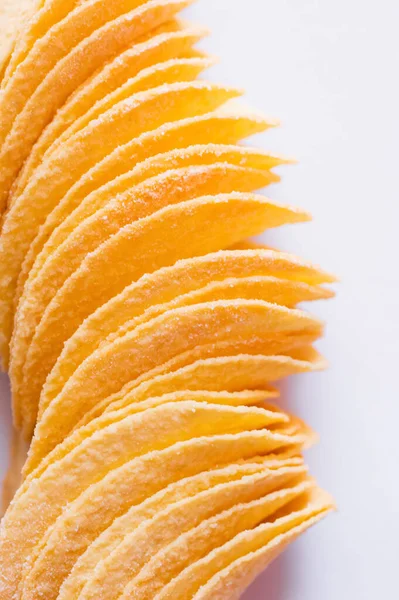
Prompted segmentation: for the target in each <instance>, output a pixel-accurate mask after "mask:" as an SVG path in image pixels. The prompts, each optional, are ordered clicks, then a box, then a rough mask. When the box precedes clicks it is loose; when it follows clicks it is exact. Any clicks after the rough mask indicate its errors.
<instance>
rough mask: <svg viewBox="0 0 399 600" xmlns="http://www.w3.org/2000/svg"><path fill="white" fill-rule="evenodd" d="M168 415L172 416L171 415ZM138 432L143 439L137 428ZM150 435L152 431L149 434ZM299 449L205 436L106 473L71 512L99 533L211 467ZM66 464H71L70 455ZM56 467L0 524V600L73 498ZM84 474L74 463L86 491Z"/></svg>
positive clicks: (269, 439)
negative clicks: (142, 503)
mask: <svg viewBox="0 0 399 600" xmlns="http://www.w3.org/2000/svg"><path fill="white" fill-rule="evenodd" d="M164 408H165V407H163V409H164ZM174 408H175V407H174ZM155 410H158V409H154V411H155ZM147 412H148V411H147ZM150 412H151V411H150ZM144 414H147V413H144ZM153 414H155V413H153ZM172 414H174V410H173V411H172ZM137 417H138V418H139V419H140V415H139V416H137V415H136V418H137ZM141 418H142V417H141ZM158 422H159V421H158ZM140 431H141V432H142V433H143V428H142V427H141V428H140ZM156 431H157V428H156V427H155V429H154V434H156ZM138 434H139V431H138ZM133 437H135V436H133ZM131 438H132V436H131V435H130V436H129V440H130V443H131V442H132V439H131ZM301 443H302V437H301V436H299V437H298V438H286V437H285V436H280V435H278V434H275V433H270V432H268V431H266V430H264V431H254V432H244V433H240V434H235V435H232V434H225V435H215V436H209V437H208V436H207V437H204V438H198V439H194V440H189V441H187V442H179V443H177V444H175V445H173V446H171V447H170V448H166V449H164V450H158V451H152V452H150V453H149V454H147V455H144V456H142V457H137V458H136V459H133V460H131V461H129V462H128V463H125V464H124V465H122V466H121V467H119V468H117V469H115V470H113V471H111V472H109V473H108V475H106V476H105V477H104V478H103V479H102V480H101V481H99V482H98V483H97V484H96V485H91V486H90V487H89V488H88V489H87V490H86V492H85V493H84V494H83V495H82V496H81V497H80V499H78V501H77V502H76V504H75V505H74V507H73V509H74V511H76V512H75V514H77V515H81V518H82V526H83V519H84V516H85V518H86V522H87V526H88V527H89V526H90V527H92V526H96V524H100V526H101V527H102V528H103V529H104V528H105V527H106V526H107V523H108V524H110V523H111V522H112V521H113V519H114V518H116V517H117V516H118V515H120V514H122V513H123V512H125V511H126V510H127V509H128V508H129V507H130V506H132V505H133V504H137V503H138V502H140V501H142V500H143V499H145V498H147V497H149V496H150V495H151V494H154V493H155V492H156V491H158V490H160V489H162V488H163V487H165V486H166V485H168V484H169V483H172V482H173V481H176V480H178V479H181V478H183V477H185V476H189V475H193V474H195V473H199V472H201V471H203V470H207V469H210V468H212V466H217V465H222V464H228V463H229V462H234V461H237V460H240V459H248V458H251V457H253V456H258V455H263V454H267V453H270V452H273V451H275V450H277V449H278V448H287V449H288V448H290V447H291V448H293V450H294V451H295V450H296V449H297V448H298V445H300V444H301ZM100 445H101V450H100V452H98V453H97V454H95V453H92V454H91V460H90V465H91V466H94V462H93V461H96V460H97V461H98V465H97V469H98V470H99V471H98V472H97V479H99V478H100V476H101V475H100V474H101V473H102V472H104V469H106V463H107V459H106V457H104V456H103V453H102V450H106V449H107V451H110V449H109V448H107V445H104V444H103V443H101V444H100ZM117 445H118V444H117ZM122 446H123V445H122ZM99 448H100V446H99ZM124 450H125V449H124V448H123V447H121V444H119V452H122V453H123V456H125V457H126V453H125V452H124ZM80 452H81V450H80ZM68 459H69V460H70V459H71V455H69V457H68ZM59 466H60V465H56V466H55V465H54V466H53V465H52V466H50V468H49V469H48V470H47V471H46V473H45V474H44V475H43V476H42V477H41V478H39V479H36V480H34V481H32V483H31V485H30V486H29V490H30V494H29V496H31V498H32V500H31V501H29V496H28V495H27V494H28V492H26V493H25V494H24V495H23V496H22V497H21V498H19V499H18V501H17V502H16V503H15V504H13V505H12V506H11V508H10V509H9V510H8V512H7V513H6V515H5V517H4V518H3V527H2V529H1V531H0V560H1V564H2V571H1V573H0V586H1V588H0V589H2V591H3V593H4V594H5V596H4V597H5V598H8V597H10V598H12V595H13V594H14V593H15V591H16V587H17V585H18V582H19V577H20V573H21V569H22V566H23V564H24V563H25V562H26V561H27V559H28V557H29V556H30V553H31V552H32V551H33V549H34V547H35V545H36V543H37V542H38V541H39V539H40V537H41V536H42V535H43V534H44V533H45V530H46V528H47V527H48V526H49V525H50V524H51V522H52V521H54V519H55V518H57V515H59V514H60V511H61V509H62V507H63V506H65V505H66V503H67V502H68V494H65V491H66V490H65V488H64V486H67V487H69V489H71V488H72V489H75V497H76V485H75V478H74V477H73V476H72V472H71V469H70V468H69V467H67V468H66V469H65V468H64V469H61V471H59ZM87 468H88V464H87V461H85V462H82V460H79V461H78V463H75V469H77V473H79V479H80V481H81V483H82V484H84V485H85V487H87V485H88V481H87V480H85V477H84V474H83V472H82V471H84V470H86V469H87ZM54 469H55V470H56V471H57V476H56V477H51V474H52V473H54ZM82 475H83V477H82ZM43 477H46V479H47V481H48V482H49V483H48V485H45V484H44V483H43V481H44V480H43ZM112 490H114V492H115V493H113V492H112ZM116 492H117V493H116ZM110 497H111V498H112V500H113V504H110V503H109V502H105V501H104V499H105V498H110ZM43 502H44V504H43ZM43 509H44V510H43ZM85 509H86V511H87V509H89V512H88V514H87V515H85ZM97 514H98V517H99V518H98V523H96V522H95V521H94V519H93V516H94V515H96V516H97ZM107 519H108V521H107ZM82 531H83V530H82ZM93 537H95V536H93Z"/></svg>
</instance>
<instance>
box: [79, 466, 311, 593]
mask: <svg viewBox="0 0 399 600" xmlns="http://www.w3.org/2000/svg"><path fill="white" fill-rule="evenodd" d="M298 479H299V480H300V478H299V477H298ZM286 485H288V484H286ZM311 485H312V484H311V483H310V481H303V482H301V483H296V485H295V482H292V481H291V482H289V487H282V488H281V489H280V490H278V491H275V492H271V493H269V494H267V495H266V496H264V497H263V498H260V499H257V500H253V501H252V502H248V503H245V504H237V505H235V506H233V507H232V508H230V509H229V510H226V511H224V512H222V513H220V514H217V515H215V516H214V517H212V518H210V519H207V520H205V521H203V522H202V523H201V524H200V525H198V526H197V527H195V528H193V529H191V530H189V531H187V532H186V533H183V534H181V535H179V537H177V538H176V539H175V540H174V541H173V542H172V543H170V544H169V545H167V546H166V547H164V548H163V549H162V550H161V551H159V552H158V553H157V554H155V553H154V556H153V557H152V558H151V559H150V560H149V562H148V563H147V565H145V566H144V567H143V568H142V570H141V571H140V573H139V574H138V575H137V576H136V577H135V578H134V579H133V580H131V582H130V583H129V584H128V586H126V588H125V590H124V595H125V596H126V595H127V594H129V597H130V598H134V599H135V600H139V599H140V600H153V598H154V597H155V595H156V594H157V592H159V591H161V590H162V588H163V587H164V586H165V585H167V584H168V583H169V582H170V581H171V580H172V579H173V578H174V577H176V576H177V575H178V574H179V573H180V572H181V571H182V570H183V569H185V568H186V567H187V566H189V565H190V564H192V563H194V562H196V561H197V560H199V559H200V558H202V557H203V556H205V555H206V554H208V553H209V552H210V551H211V550H213V549H214V548H217V547H219V546H222V545H223V544H225V543H227V542H228V541H229V540H231V539H232V538H234V537H235V536H236V535H238V534H239V533H240V532H242V531H245V530H250V529H253V528H254V527H256V526H257V525H259V524H260V523H261V522H262V521H265V520H266V519H268V518H269V517H270V516H271V515H273V513H275V512H276V511H277V510H279V509H281V508H282V507H283V506H284V505H286V504H288V503H289V502H290V501H292V500H293V499H295V498H296V497H297V496H299V495H300V494H302V493H303V492H304V491H305V490H306V489H308V488H309V487H310V486H311ZM106 563H107V561H106V560H104V559H103V561H102V564H99V565H97V567H96V569H95V571H94V572H93V575H91V576H89V577H90V578H89V579H88V581H87V583H86V585H85V587H84V589H83V592H82V594H81V599H82V600H83V599H85V600H89V598H93V595H94V592H95V590H96V589H98V583H99V582H100V581H102V578H101V574H103V571H102V570H101V571H100V569H102V568H104V567H106ZM99 571H100V573H99ZM109 592H110V590H109V586H108V580H107V581H103V587H102V589H101V598H102V599H103V600H106V598H108V597H109ZM97 597H99V596H98V595H97Z"/></svg>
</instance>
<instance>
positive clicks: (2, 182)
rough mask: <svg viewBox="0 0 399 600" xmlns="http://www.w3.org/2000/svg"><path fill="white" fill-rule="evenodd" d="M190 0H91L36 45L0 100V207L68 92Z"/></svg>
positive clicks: (72, 90)
mask: <svg viewBox="0 0 399 600" xmlns="http://www.w3.org/2000/svg"><path fill="white" fill-rule="evenodd" d="M190 2H191V0H151V1H149V2H145V3H144V4H143V1H142V0H124V1H123V2H118V3H112V4H110V5H109V6H107V7H105V5H104V2H103V0H92V1H91V2H85V3H84V4H83V5H81V6H80V7H78V8H77V9H76V10H75V11H72V12H71V13H70V14H69V15H68V16H67V17H66V18H65V19H64V20H63V21H61V22H60V23H58V24H57V25H56V26H55V27H53V28H52V29H51V30H50V31H49V32H48V33H47V34H46V35H45V36H44V37H43V38H42V39H41V40H39V41H38V42H37V43H36V44H35V45H34V47H33V49H32V51H31V52H30V53H29V54H28V56H27V57H26V59H25V60H24V62H23V63H22V64H21V65H20V67H19V69H18V70H17V71H16V72H15V73H14V75H13V77H12V78H11V79H10V81H9V82H8V84H7V86H6V87H5V88H4V91H3V95H2V97H1V98H0V109H1V110H0V143H2V144H3V145H2V147H1V151H0V166H1V171H0V210H1V211H2V210H3V208H4V206H5V203H6V202H7V196H8V193H9V191H10V188H11V185H12V183H13V180H14V178H15V177H16V175H17V174H18V171H19V170H20V168H21V166H22V164H23V162H24V160H25V159H26V158H27V156H28V155H29V152H30V149H31V148H32V146H33V144H34V143H35V141H36V140H37V139H38V138H39V136H40V134H41V132H42V130H43V129H44V127H45V126H46V125H47V124H48V123H49V122H50V121H51V119H52V117H53V116H54V114H55V113H56V111H57V109H58V108H59V107H60V106H62V104H63V103H64V102H65V100H66V99H67V98H68V96H69V95H70V94H71V93H73V92H74V91H75V90H76V88H77V87H78V86H79V85H80V84H81V83H83V82H84V81H85V80H86V79H87V78H88V77H89V76H90V75H92V74H93V73H94V72H95V71H96V70H97V69H98V68H99V67H100V66H101V65H103V64H104V62H106V61H108V60H110V59H111V58H113V57H114V56H116V55H118V54H119V53H120V52H121V51H122V50H123V49H125V48H126V46H127V45H129V44H130V43H132V42H133V41H134V40H135V39H137V38H138V37H139V36H141V35H143V34H144V33H145V32H146V31H148V30H149V29H151V28H154V27H156V26H157V25H159V24H161V23H162V22H165V21H167V20H168V19H170V18H171V17H172V16H173V15H174V14H175V13H176V12H178V11H179V10H181V9H182V8H184V7H185V6H187V5H188V4H190ZM140 5H141V6H140ZM133 9H135V10H133ZM68 50H70V51H69V52H68Z"/></svg>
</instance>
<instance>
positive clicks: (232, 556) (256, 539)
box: [122, 488, 332, 600]
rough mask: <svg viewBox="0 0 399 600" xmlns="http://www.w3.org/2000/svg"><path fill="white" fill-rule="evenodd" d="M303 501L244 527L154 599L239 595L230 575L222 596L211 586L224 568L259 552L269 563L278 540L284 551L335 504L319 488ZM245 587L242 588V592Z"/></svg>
mask: <svg viewBox="0 0 399 600" xmlns="http://www.w3.org/2000/svg"><path fill="white" fill-rule="evenodd" d="M301 504H302V507H301V508H300V509H299V510H297V511H296V512H290V510H291V506H292V504H289V505H288V506H286V507H284V508H283V511H282V515H283V516H281V517H280V518H277V519H276V520H275V521H274V522H267V523H265V524H263V525H259V526H258V527H256V528H255V529H252V530H249V531H244V532H242V533H240V534H238V535H237V536H236V537H235V538H233V539H232V540H231V541H230V542H227V543H226V544H224V545H223V546H221V547H220V548H216V549H214V550H212V551H211V552H210V553H209V554H208V555H207V556H206V557H204V558H202V559H200V560H199V561H197V562H196V563H194V564H192V565H190V566H189V567H187V568H186V569H185V570H184V571H182V573H180V575H179V576H178V577H176V578H175V579H173V580H172V581H171V582H170V583H169V584H168V585H167V586H165V587H164V588H163V589H162V590H161V591H160V592H159V593H158V594H157V595H156V596H155V599H156V600H167V599H171V598H173V600H186V599H187V598H196V600H197V599H199V598H204V599H205V598H212V599H213V598H216V597H219V598H226V600H227V598H228V599H229V600H230V598H238V597H239V595H238V596H237V595H236V591H235V589H234V587H232V586H231V587H230V585H229V583H228V581H229V579H227V581H226V580H225V581H224V583H225V584H226V585H227V586H228V589H227V590H226V589H225V590H224V592H222V594H223V595H222V596H216V593H217V592H216V590H213V589H212V588H213V586H214V584H215V582H216V581H218V580H219V578H220V577H222V578H223V575H224V571H225V569H226V570H229V569H230V568H232V569H233V571H235V567H236V566H237V565H236V562H238V561H240V559H241V560H244V563H245V562H246V560H248V559H249V561H250V560H251V558H255V556H254V555H255V553H258V552H261V553H262V554H263V566H267V564H268V563H269V562H270V560H271V559H272V558H274V557H275V556H276V555H277V553H278V552H279V550H278V547H276V545H277V544H278V545H279V547H280V551H281V550H282V549H283V548H284V546H285V545H286V543H288V541H291V540H292V539H295V537H296V535H297V534H299V533H300V532H301V531H304V530H305V529H307V528H308V527H309V526H310V525H311V524H313V523H314V522H315V519H316V520H317V518H321V517H322V516H324V515H325V514H326V513H327V512H329V511H330V510H331V508H332V505H331V500H330V499H329V497H327V498H326V495H325V494H324V493H322V492H321V491H320V490H318V489H317V488H315V489H313V490H311V491H309V492H307V493H305V494H304V498H303V499H302V502H301ZM299 506H300V504H299ZM277 514H278V513H277ZM284 542H286V543H284ZM280 544H281V546H280ZM270 551H271V552H270ZM255 560H256V558H255ZM240 564H241V563H240ZM241 567H243V564H241ZM239 571H241V569H239ZM241 573H242V571H241ZM247 574H248V573H247ZM244 577H245V576H244ZM248 580H249V581H251V578H250V577H249V578H248ZM233 581H234V578H233ZM207 586H208V590H207ZM216 589H219V593H220V588H218V586H217V588H216ZM214 591H215V593H214ZM242 591H243V590H242V588H241V589H240V592H242ZM127 597H129V596H127V595H126V596H122V598H127Z"/></svg>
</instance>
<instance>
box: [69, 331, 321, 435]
mask: <svg viewBox="0 0 399 600" xmlns="http://www.w3.org/2000/svg"><path fill="white" fill-rule="evenodd" d="M260 343H261V345H262V344H263V345H265V340H264V339H263V340H261V342H260ZM270 345H271V346H273V344H270V343H268V344H267V350H268V351H269V354H268V355H266V356H265V355H260V354H259V344H258V343H257V340H255V343H254V345H253V347H251V345H250V344H238V345H237V344H233V345H232V347H230V345H228V344H226V343H225V344H220V348H217V347H216V349H215V346H216V344H211V345H208V346H203V347H199V348H197V349H196V351H195V352H186V353H183V354H181V355H179V356H177V357H175V358H174V359H172V360H170V361H169V362H167V363H164V364H163V365H161V366H160V367H157V368H155V369H153V370H152V371H149V372H148V373H145V374H144V375H143V376H142V377H139V378H138V379H136V380H134V381H131V382H129V383H128V384H127V385H125V386H124V387H123V388H122V390H120V391H119V392H117V393H116V394H113V395H111V396H109V397H108V398H106V399H105V400H104V401H102V402H99V403H97V405H96V406H95V407H94V408H93V409H92V410H90V411H88V412H86V413H85V415H84V417H83V418H82V419H81V420H80V421H79V423H77V424H76V427H80V426H82V425H85V424H87V423H89V422H90V421H91V420H92V419H94V418H96V417H98V416H99V415H101V414H102V413H103V412H104V411H108V410H119V408H122V407H123V406H126V405H127V404H128V403H130V402H132V401H134V402H135V401H140V400H141V399H146V398H149V397H151V395H155V396H158V395H162V394H164V393H169V392H171V391H176V390H185V389H193V390H196V389H199V387H200V388H201V389H203V388H206V389H209V390H214V391H215V390H216V391H223V390H229V391H239V390H245V389H255V388H257V389H269V385H268V384H269V383H270V381H276V380H278V379H282V378H284V377H287V376H288V375H293V374H295V373H306V372H309V371H310V372H312V371H318V370H321V369H324V368H325V367H326V362H325V360H324V359H323V358H322V357H321V356H320V355H319V354H318V353H317V352H316V351H315V350H313V348H311V347H310V348H309V347H306V348H305V349H302V348H299V349H295V350H293V349H291V350H290V351H289V352H287V353H286V355H285V356H276V355H274V356H273V354H274V352H273V347H272V348H271V349H270ZM244 350H245V351H246V352H249V351H250V350H251V351H252V354H250V353H248V354H240V351H241V352H243V351H244ZM264 352H265V354H266V351H264ZM224 354H225V355H224ZM233 369H234V370H233ZM216 376H218V378H217V379H213V377H216ZM198 386H199V387H198Z"/></svg>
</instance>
